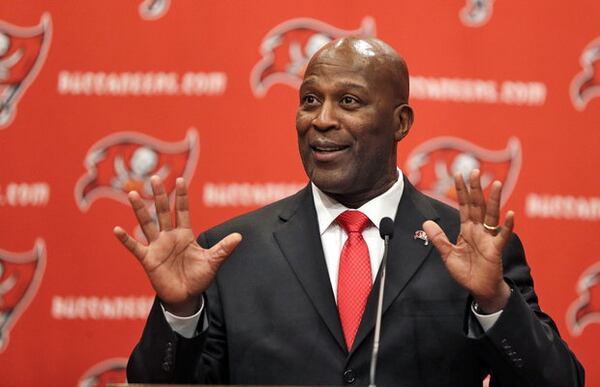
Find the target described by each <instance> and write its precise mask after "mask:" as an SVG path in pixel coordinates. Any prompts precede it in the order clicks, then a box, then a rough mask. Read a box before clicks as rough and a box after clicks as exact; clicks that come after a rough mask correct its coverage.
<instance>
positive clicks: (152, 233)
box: [127, 191, 158, 242]
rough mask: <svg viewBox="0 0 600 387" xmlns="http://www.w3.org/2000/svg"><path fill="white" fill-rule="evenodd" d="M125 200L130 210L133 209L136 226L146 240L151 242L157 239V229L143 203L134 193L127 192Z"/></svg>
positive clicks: (138, 195)
mask: <svg viewBox="0 0 600 387" xmlns="http://www.w3.org/2000/svg"><path fill="white" fill-rule="evenodd" d="M127 198H128V199H129V203H131V208H132V209H133V213H134V214H135V217H136V219H137V221H138V224H139V225H140V228H141V229H142V232H143V233H144V235H145V236H146V240H148V242H152V241H153V240H155V239H156V238H158V227H156V224H155V223H154V220H153V219H152V216H150V213H149V212H148V209H147V208H146V205H145V204H144V201H143V200H142V198H141V197H140V194H138V193H137V192H136V191H131V192H129V194H128V195H127Z"/></svg>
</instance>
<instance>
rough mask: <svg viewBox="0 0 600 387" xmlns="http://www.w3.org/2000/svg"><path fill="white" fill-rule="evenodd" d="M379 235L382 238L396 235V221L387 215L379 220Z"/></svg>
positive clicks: (390, 237)
mask: <svg viewBox="0 0 600 387" xmlns="http://www.w3.org/2000/svg"><path fill="white" fill-rule="evenodd" d="M379 235H381V238H382V239H385V237H386V236H387V237H388V238H389V239H392V238H393V237H394V221H393V220H392V219H390V218H388V217H387V216H386V217H385V218H382V219H381V222H379Z"/></svg>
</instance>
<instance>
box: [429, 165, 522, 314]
mask: <svg viewBox="0 0 600 387" xmlns="http://www.w3.org/2000/svg"><path fill="white" fill-rule="evenodd" d="M454 183H455V185H456V193H457V196H458V205H459V212H460V234H459V236H458V239H457V241H456V244H452V243H451V242H450V241H449V240H448V237H447V236H446V234H445V233H444V231H443V230H442V229H441V228H440V226H438V225H437V224H436V223H435V222H433V221H431V220H428V221H426V222H425V223H423V230H424V231H425V232H426V233H427V235H428V237H429V240H431V242H432V243H433V245H434V246H435V247H436V248H437V250H438V251H439V252H440V255H441V257H442V259H443V261H444V264H445V265H446V268H447V269H448V272H449V273H450V275H451V276H452V277H453V278H454V279H455V280H456V282H458V283H459V284H460V285H461V286H463V287H464V288H465V289H467V290H468V291H469V292H470V293H471V295H472V296H473V298H474V299H475V301H476V302H477V303H478V304H479V306H480V308H481V309H482V310H483V311H484V312H486V313H493V312H496V311H498V310H501V309H502V308H504V306H505V305H506V303H507V302H508V297H509V296H510V288H509V286H508V284H507V283H506V281H504V278H503V269H502V251H503V250H504V247H505V246H506V244H507V243H508V241H509V239H510V236H511V234H512V230H513V226H514V220H513V218H514V214H513V212H512V211H508V212H507V214H506V219H505V221H504V225H503V226H502V227H499V220H500V216H499V214H500V195H501V191H502V183H500V182H499V181H495V182H493V183H492V186H491V189H490V195H489V198H488V201H487V203H486V201H485V199H484V197H483V191H482V189H481V181H480V177H479V171H478V170H474V171H473V172H472V173H471V176H470V179H469V189H467V187H466V185H465V182H464V180H463V178H462V175H460V174H456V175H455V176H454Z"/></svg>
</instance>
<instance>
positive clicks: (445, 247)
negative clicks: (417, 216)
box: [423, 220, 453, 262]
mask: <svg viewBox="0 0 600 387" xmlns="http://www.w3.org/2000/svg"><path fill="white" fill-rule="evenodd" d="M423 231H425V233H426V234H427V238H428V239H429V240H430V241H431V243H432V244H433V245H434V246H435V248H436V249H437V250H438V251H439V252H440V255H441V257H442V260H443V261H444V262H446V259H447V258H448V254H450V251H452V246H453V245H452V243H450V241H449V240H448V237H447V236H446V233H444V231H443V230H442V229H441V228H440V226H439V225H438V224H437V223H436V222H434V221H432V220H428V221H426V222H425V223H423Z"/></svg>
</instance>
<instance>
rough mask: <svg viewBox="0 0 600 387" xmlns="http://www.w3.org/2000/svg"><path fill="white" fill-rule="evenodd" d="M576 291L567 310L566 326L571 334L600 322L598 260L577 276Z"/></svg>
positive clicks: (599, 263) (581, 331) (599, 264)
mask: <svg viewBox="0 0 600 387" xmlns="http://www.w3.org/2000/svg"><path fill="white" fill-rule="evenodd" d="M577 293H578V294H579V296H578V297H577V299H576V300H575V301H574V302H573V303H572V304H571V306H570V307H569V310H568V311H567V326H568V327H569V331H570V332H571V334H572V335H573V336H579V335H581V334H582V333H583V329H584V328H585V327H586V326H588V325H590V324H592V323H596V324H598V323H600V262H596V263H595V264H593V265H592V266H590V267H589V268H588V269H587V270H586V271H585V272H584V273H583V274H582V275H581V277H579V281H577Z"/></svg>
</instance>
